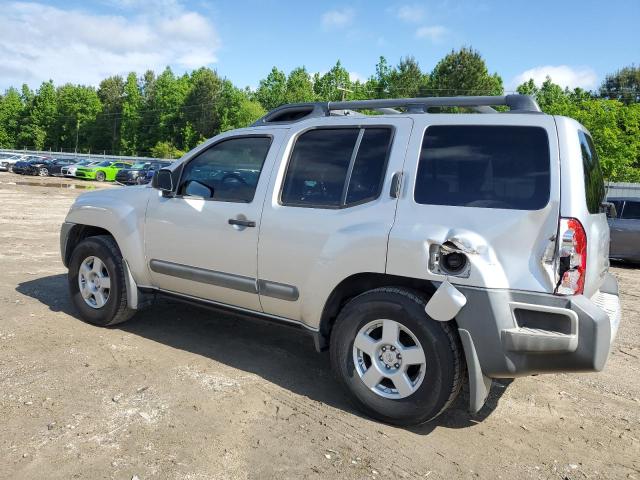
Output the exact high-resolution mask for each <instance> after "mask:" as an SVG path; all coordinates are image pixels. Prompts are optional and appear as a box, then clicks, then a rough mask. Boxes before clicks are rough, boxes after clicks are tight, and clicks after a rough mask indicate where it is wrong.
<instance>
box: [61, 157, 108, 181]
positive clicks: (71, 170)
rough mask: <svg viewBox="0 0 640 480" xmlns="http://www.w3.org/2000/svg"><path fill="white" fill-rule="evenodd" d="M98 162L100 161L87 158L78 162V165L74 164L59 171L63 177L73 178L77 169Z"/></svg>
mask: <svg viewBox="0 0 640 480" xmlns="http://www.w3.org/2000/svg"><path fill="white" fill-rule="evenodd" d="M100 162H101V160H95V159H93V158H87V159H85V160H80V161H79V162H78V163H74V164H73V165H69V166H68V167H62V169H61V170H60V173H61V174H62V176H64V177H75V176H76V170H77V169H78V167H88V166H90V165H95V164H97V163H100Z"/></svg>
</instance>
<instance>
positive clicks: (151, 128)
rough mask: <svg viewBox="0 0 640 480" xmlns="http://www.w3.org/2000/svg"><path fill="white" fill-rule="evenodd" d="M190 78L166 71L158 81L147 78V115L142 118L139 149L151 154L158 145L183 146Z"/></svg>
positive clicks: (147, 76) (144, 89)
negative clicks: (162, 143) (185, 107)
mask: <svg viewBox="0 0 640 480" xmlns="http://www.w3.org/2000/svg"><path fill="white" fill-rule="evenodd" d="M189 86H190V80H189V76H188V75H182V76H180V77H176V76H175V75H174V73H173V71H172V70H171V69H170V68H168V67H167V68H166V69H165V70H164V71H163V72H162V73H161V74H160V75H158V77H157V78H155V79H154V78H153V76H152V75H149V74H145V77H144V78H143V89H142V90H143V97H144V99H145V101H144V108H143V110H144V113H143V115H142V121H141V125H144V127H141V129H142V130H141V132H140V142H139V144H140V145H139V149H140V151H141V152H148V151H150V150H151V148H153V147H154V146H155V145H156V144H157V143H158V142H161V141H167V142H170V143H171V144H173V145H179V144H182V133H183V127H184V121H183V119H182V117H183V111H184V106H185V99H186V97H187V94H188V93H189Z"/></svg>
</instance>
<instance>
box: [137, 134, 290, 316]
mask: <svg viewBox="0 0 640 480" xmlns="http://www.w3.org/2000/svg"><path fill="white" fill-rule="evenodd" d="M278 143H279V140H278V139H277V138H276V137H274V136H265V135H258V134H256V135H253V134H250V135H243V136H226V137H223V138H221V139H219V140H218V141H216V142H214V143H212V144H211V145H210V146H208V147H207V148H205V149H204V150H202V151H200V152H199V153H197V154H196V155H195V156H194V157H193V158H191V159H189V160H187V162H186V163H185V165H184V168H183V170H182V174H181V175H180V179H179V181H178V185H177V187H176V190H175V196H173V197H165V196H163V195H162V193H161V192H158V194H157V195H154V196H153V197H152V199H151V200H150V202H149V206H148V208H147V215H146V233H145V252H146V261H147V264H148V267H149V269H150V275H151V279H152V281H153V283H154V286H156V287H158V288H160V289H162V290H165V291H170V292H175V293H179V294H184V295H188V296H191V297H196V298H202V299H207V300H211V301H215V302H218V303H223V304H229V305H234V306H237V307H243V308H247V309H251V310H256V311H261V310H262V309H261V307H260V301H259V298H258V294H257V286H256V278H257V248H258V230H259V226H260V214H261V209H262V203H263V200H264V195H265V190H266V187H267V183H268V179H269V172H270V169H271V167H272V165H273V162H274V161H275V155H276V152H277V150H278V148H277V147H278V145H277V144H278Z"/></svg>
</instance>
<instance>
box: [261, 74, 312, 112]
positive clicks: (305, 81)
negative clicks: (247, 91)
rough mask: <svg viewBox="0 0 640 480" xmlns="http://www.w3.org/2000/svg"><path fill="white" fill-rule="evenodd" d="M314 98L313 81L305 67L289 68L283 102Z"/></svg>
mask: <svg viewBox="0 0 640 480" xmlns="http://www.w3.org/2000/svg"><path fill="white" fill-rule="evenodd" d="M315 98H316V94H315V93H314V91H313V81H312V80H311V75H309V72H307V69H306V68H304V67H298V68H294V69H293V70H291V72H290V73H289V76H288V77H287V84H286V93H285V102H286V103H299V102H313V101H314V100H315ZM261 103H262V102H261Z"/></svg>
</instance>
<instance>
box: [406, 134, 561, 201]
mask: <svg viewBox="0 0 640 480" xmlns="http://www.w3.org/2000/svg"><path fill="white" fill-rule="evenodd" d="M549 189H550V156H549V140H548V136H547V133H546V131H545V130H544V129H543V128H540V127H521V126H518V127H512V126H501V125H434V126H431V127H429V128H427V130H426V132H425V135H424V139H423V142H422V151H421V153H420V162H419V164H418V173H417V177H416V186H415V191H414V199H415V201H416V202H417V203H420V204H427V205H453V206H461V207H483V208H504V209H513V210H538V209H540V208H543V207H544V206H545V205H546V204H547V203H548V201H549Z"/></svg>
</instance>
